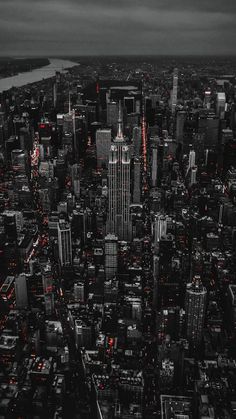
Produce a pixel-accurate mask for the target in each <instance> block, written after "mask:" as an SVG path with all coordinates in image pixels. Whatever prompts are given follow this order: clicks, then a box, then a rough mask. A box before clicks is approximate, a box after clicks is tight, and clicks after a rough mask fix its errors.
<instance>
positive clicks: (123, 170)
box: [108, 116, 131, 240]
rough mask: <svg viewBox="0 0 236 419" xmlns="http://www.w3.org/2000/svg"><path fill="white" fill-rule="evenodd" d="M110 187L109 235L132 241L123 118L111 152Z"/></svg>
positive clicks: (127, 158)
mask: <svg viewBox="0 0 236 419" xmlns="http://www.w3.org/2000/svg"><path fill="white" fill-rule="evenodd" d="M108 186H109V188H108V190H109V220H108V233H115V234H116V235H117V236H118V238H119V239H120V240H130V232H131V226H130V154H129V147H128V146H127V145H126V144H125V141H124V137H123V133H122V127H121V116H119V121H118V132H117V136H116V138H115V140H114V143H113V144H112V146H111V150H110V156H109V165H108Z"/></svg>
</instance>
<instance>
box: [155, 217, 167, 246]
mask: <svg viewBox="0 0 236 419" xmlns="http://www.w3.org/2000/svg"><path fill="white" fill-rule="evenodd" d="M166 233H167V217H166V216H165V215H162V214H156V215H155V218H154V223H153V236H154V243H155V244H157V243H158V242H159V241H160V239H161V238H162V236H165V235H166Z"/></svg>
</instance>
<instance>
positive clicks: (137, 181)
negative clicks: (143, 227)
mask: <svg viewBox="0 0 236 419" xmlns="http://www.w3.org/2000/svg"><path fill="white" fill-rule="evenodd" d="M133 185H134V186H133V203H134V204H140V196H141V161H140V159H138V158H136V159H134V182H133Z"/></svg>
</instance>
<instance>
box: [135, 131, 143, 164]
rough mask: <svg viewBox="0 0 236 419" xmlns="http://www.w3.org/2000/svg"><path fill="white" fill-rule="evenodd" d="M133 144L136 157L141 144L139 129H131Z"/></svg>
mask: <svg viewBox="0 0 236 419" xmlns="http://www.w3.org/2000/svg"><path fill="white" fill-rule="evenodd" d="M133 144H134V154H135V156H136V157H139V156H140V151H141V144H142V130H141V127H134V128H133Z"/></svg>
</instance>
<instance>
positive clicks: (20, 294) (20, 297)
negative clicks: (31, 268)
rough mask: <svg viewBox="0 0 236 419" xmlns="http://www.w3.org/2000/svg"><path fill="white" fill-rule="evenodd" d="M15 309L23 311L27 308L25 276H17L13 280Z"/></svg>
mask: <svg viewBox="0 0 236 419" xmlns="http://www.w3.org/2000/svg"><path fill="white" fill-rule="evenodd" d="M15 295H16V308H18V309H24V308H27V307H28V292H27V282H26V275H25V274H24V273H22V274H20V275H18V276H17V277H16V279H15Z"/></svg>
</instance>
